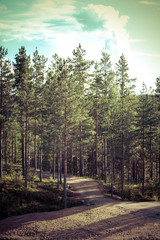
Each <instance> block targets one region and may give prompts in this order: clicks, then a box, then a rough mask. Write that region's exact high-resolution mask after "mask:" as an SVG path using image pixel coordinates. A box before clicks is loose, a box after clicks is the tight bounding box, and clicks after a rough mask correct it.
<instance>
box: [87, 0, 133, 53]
mask: <svg viewBox="0 0 160 240" xmlns="http://www.w3.org/2000/svg"><path fill="white" fill-rule="evenodd" d="M87 8H88V9H89V10H90V11H94V12H95V13H96V14H97V15H98V17H99V18H101V19H103V20H105V23H104V27H105V29H106V30H105V34H106V36H105V38H106V39H109V40H110V43H109V45H110V50H111V51H112V53H113V52H114V53H117V54H119V51H121V53H122V52H123V53H124V54H125V53H127V52H128V51H129V44H130V41H129V34H128V32H127V30H126V29H125V27H126V24H127V23H128V20H129V16H120V13H119V11H117V10H115V9H114V8H113V7H111V6H104V5H93V4H89V5H88V7H87Z"/></svg>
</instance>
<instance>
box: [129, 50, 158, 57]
mask: <svg viewBox="0 0 160 240" xmlns="http://www.w3.org/2000/svg"><path fill="white" fill-rule="evenodd" d="M133 54H134V55H135V56H136V55H137V56H146V57H160V53H159V54H157V53H145V52H136V51H135V52H134V53H133Z"/></svg>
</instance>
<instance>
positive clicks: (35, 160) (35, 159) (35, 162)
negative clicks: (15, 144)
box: [34, 119, 38, 170]
mask: <svg viewBox="0 0 160 240" xmlns="http://www.w3.org/2000/svg"><path fill="white" fill-rule="evenodd" d="M34 128H35V137H34V166H35V170H37V167H38V166H37V121H36V119H35V125H34Z"/></svg>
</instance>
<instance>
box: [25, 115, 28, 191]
mask: <svg viewBox="0 0 160 240" xmlns="http://www.w3.org/2000/svg"><path fill="white" fill-rule="evenodd" d="M25 130H26V131H25V187H26V188H27V184H28V179H27V171H28V151H27V148H28V111H26V129H25Z"/></svg>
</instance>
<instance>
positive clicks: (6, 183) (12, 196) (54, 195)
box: [0, 174, 82, 219]
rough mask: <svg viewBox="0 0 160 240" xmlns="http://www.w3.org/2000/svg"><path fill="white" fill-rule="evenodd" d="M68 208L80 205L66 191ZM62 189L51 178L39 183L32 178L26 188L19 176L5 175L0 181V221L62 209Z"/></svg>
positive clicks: (71, 194)
mask: <svg viewBox="0 0 160 240" xmlns="http://www.w3.org/2000/svg"><path fill="white" fill-rule="evenodd" d="M67 195H68V198H69V201H68V207H72V206H77V205H82V204H81V203H80V202H79V201H78V200H77V199H74V194H73V192H72V191H71V190H70V189H68V191H67ZM63 205H64V203H63V187H62V186H60V187H59V189H57V181H56V180H53V179H52V178H49V179H43V182H39V181H38V179H37V177H34V176H33V177H32V179H31V181H30V182H28V188H25V187H24V179H23V177H22V176H20V175H15V174H13V175H7V176H5V177H3V179H1V180H0V212H1V214H0V219H3V218H6V217H9V216H13V215H22V214H26V213H31V212H46V211H55V210H60V209H63Z"/></svg>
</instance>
